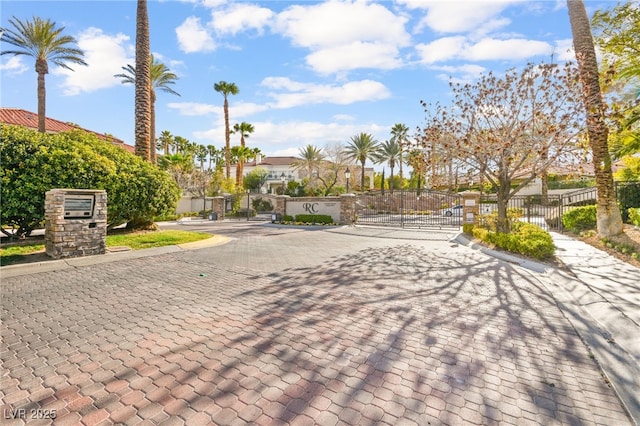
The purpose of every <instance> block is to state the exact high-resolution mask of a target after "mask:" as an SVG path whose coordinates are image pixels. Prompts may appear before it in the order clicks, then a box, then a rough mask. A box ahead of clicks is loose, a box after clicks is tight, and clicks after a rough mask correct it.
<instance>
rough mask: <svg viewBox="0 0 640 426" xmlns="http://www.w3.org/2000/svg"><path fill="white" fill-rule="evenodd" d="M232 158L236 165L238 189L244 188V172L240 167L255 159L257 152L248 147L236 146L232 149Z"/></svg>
mask: <svg viewBox="0 0 640 426" xmlns="http://www.w3.org/2000/svg"><path fill="white" fill-rule="evenodd" d="M230 154H231V158H232V161H233V162H234V163H236V188H242V180H243V176H242V170H241V169H240V167H239V165H240V164H243V163H244V162H245V161H249V160H251V159H252V158H254V157H255V155H256V154H255V151H254V150H253V149H251V148H249V147H247V146H240V145H236V146H233V147H231V152H230Z"/></svg>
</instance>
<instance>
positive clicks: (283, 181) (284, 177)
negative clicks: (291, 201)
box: [280, 172, 287, 195]
mask: <svg viewBox="0 0 640 426" xmlns="http://www.w3.org/2000/svg"><path fill="white" fill-rule="evenodd" d="M280 180H281V181H282V195H284V191H285V188H284V183H285V182H286V181H287V176H286V175H285V174H284V172H282V174H281V175H280Z"/></svg>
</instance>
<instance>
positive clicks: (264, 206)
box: [251, 197, 273, 212]
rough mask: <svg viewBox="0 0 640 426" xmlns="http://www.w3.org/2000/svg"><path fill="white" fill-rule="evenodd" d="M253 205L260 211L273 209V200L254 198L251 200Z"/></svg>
mask: <svg viewBox="0 0 640 426" xmlns="http://www.w3.org/2000/svg"><path fill="white" fill-rule="evenodd" d="M251 205H252V206H253V208H254V209H255V210H256V211H259V212H270V211H273V204H271V201H269V200H265V199H263V198H262V197H258V198H254V199H253V200H251Z"/></svg>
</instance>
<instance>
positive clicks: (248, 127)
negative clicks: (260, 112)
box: [230, 121, 255, 181]
mask: <svg viewBox="0 0 640 426" xmlns="http://www.w3.org/2000/svg"><path fill="white" fill-rule="evenodd" d="M254 130H255V129H254V128H253V124H251V123H247V122H246V121H243V122H242V123H240V124H238V123H236V124H234V125H233V131H232V132H230V133H234V134H235V133H240V146H242V147H245V146H246V145H245V138H248V137H249V135H250V134H251V133H253V132H254ZM243 171H244V159H240V161H239V162H238V164H237V165H236V181H237V180H238V176H243ZM240 180H242V179H240Z"/></svg>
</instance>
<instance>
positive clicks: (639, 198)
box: [616, 182, 640, 223]
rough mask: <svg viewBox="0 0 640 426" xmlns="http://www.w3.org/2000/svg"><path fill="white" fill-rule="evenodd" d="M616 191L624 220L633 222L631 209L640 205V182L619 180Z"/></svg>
mask: <svg viewBox="0 0 640 426" xmlns="http://www.w3.org/2000/svg"><path fill="white" fill-rule="evenodd" d="M616 192H617V197H618V204H619V205H620V213H621V214H622V220H623V222H625V223H631V221H630V219H629V209H630V208H632V207H640V182H617V183H616Z"/></svg>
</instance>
